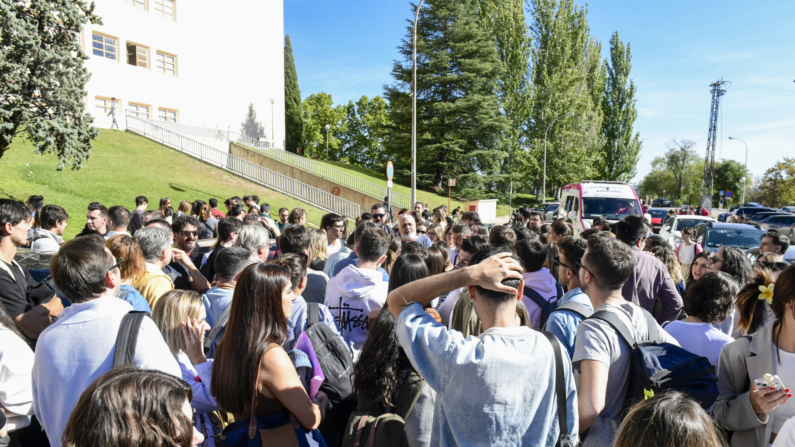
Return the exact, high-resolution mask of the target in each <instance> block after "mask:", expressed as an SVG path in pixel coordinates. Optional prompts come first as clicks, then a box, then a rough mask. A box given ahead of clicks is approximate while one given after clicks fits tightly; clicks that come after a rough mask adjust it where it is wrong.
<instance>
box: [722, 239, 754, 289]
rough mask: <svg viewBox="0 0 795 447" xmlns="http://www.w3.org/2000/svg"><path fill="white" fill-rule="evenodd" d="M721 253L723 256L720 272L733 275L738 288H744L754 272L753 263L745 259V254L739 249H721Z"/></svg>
mask: <svg viewBox="0 0 795 447" xmlns="http://www.w3.org/2000/svg"><path fill="white" fill-rule="evenodd" d="M720 253H722V254H723V265H721V266H720V271H721V272H726V273H728V274H730V275H732V277H733V278H734V280H735V281H737V285H738V286H744V285H745V283H747V282H748V278H749V277H750V276H751V273H752V272H753V268H752V267H751V262H750V261H749V260H748V258H746V257H745V253H743V251H742V250H741V249H739V248H737V247H721V249H720Z"/></svg>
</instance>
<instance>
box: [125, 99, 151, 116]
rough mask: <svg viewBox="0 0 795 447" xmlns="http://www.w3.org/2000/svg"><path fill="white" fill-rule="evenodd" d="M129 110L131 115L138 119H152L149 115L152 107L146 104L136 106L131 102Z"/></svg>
mask: <svg viewBox="0 0 795 447" xmlns="http://www.w3.org/2000/svg"><path fill="white" fill-rule="evenodd" d="M127 110H128V111H129V112H130V115H133V116H136V117H138V118H144V119H149V118H150V117H151V116H150V115H149V111H150V110H151V107H150V106H148V105H146V104H136V103H134V102H131V103H130V104H129V107H128V108H127Z"/></svg>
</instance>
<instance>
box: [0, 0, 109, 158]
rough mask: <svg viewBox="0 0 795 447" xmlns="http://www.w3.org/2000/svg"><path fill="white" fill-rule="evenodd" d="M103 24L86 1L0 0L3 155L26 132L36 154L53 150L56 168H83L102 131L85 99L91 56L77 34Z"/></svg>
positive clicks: (0, 141)
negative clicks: (86, 109)
mask: <svg viewBox="0 0 795 447" xmlns="http://www.w3.org/2000/svg"><path fill="white" fill-rule="evenodd" d="M88 22H91V23H102V22H101V20H100V18H99V17H98V16H97V15H95V14H94V4H93V3H91V4H90V5H89V4H88V3H87V2H85V1H82V0H75V1H56V2H53V1H45V0H30V1H22V0H3V1H2V2H0V30H2V31H0V79H2V87H0V88H1V89H2V90H0V157H2V156H3V155H4V154H5V152H6V151H7V150H8V149H9V147H10V145H11V142H12V141H13V139H14V137H16V136H17V135H19V134H22V133H24V134H25V136H26V137H27V139H29V140H31V141H33V142H34V143H35V144H36V149H35V150H34V152H35V153H37V154H44V153H47V152H55V154H57V156H58V167H57V169H58V170H62V169H64V168H65V167H66V166H71V167H72V169H80V168H81V167H82V166H83V163H84V162H85V161H87V160H88V158H89V157H90V156H91V147H92V145H91V140H93V139H94V138H96V137H97V135H98V133H99V131H98V130H97V129H96V128H94V127H92V125H91V123H92V122H93V121H94V120H93V118H92V117H91V115H89V114H88V113H86V111H85V105H84V104H83V98H84V97H85V96H86V95H87V93H86V88H85V87H86V82H88V78H89V76H90V75H89V73H88V70H86V68H85V66H84V62H85V60H86V59H88V56H86V54H85V53H84V52H83V50H82V49H81V48H80V42H79V36H80V32H81V30H82V29H83V25H85V24H86V23H88Z"/></svg>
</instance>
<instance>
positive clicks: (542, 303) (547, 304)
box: [523, 281, 563, 328]
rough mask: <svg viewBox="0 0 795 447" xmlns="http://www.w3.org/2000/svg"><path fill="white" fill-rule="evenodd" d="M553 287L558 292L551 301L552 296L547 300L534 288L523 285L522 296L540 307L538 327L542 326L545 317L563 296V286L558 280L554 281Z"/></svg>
mask: <svg viewBox="0 0 795 447" xmlns="http://www.w3.org/2000/svg"><path fill="white" fill-rule="evenodd" d="M555 289H556V291H557V293H558V295H557V298H555V301H552V297H550V298H549V301H547V300H545V299H544V298H543V297H542V296H541V294H539V293H538V292H536V291H535V290H533V289H531V288H530V286H524V291H523V293H524V296H526V297H528V298H530V299H531V300H532V301H533V302H534V303H536V306H538V307H540V308H541V320H540V321H539V324H538V327H540V328H541V327H544V325H545V324H547V319H548V318H549V315H550V314H551V313H552V312H553V311H554V310H555V309H557V307H558V301H560V298H561V297H562V296H563V286H561V285H560V283H559V282H557V281H556V282H555Z"/></svg>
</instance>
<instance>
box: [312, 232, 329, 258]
mask: <svg viewBox="0 0 795 447" xmlns="http://www.w3.org/2000/svg"><path fill="white" fill-rule="evenodd" d="M309 235H310V236H311V239H310V240H309V246H310V247H312V253H313V254H314V256H315V259H320V260H321V261H325V260H327V259H328V236H327V235H326V230H312V231H310V232H309ZM313 261H314V259H313Z"/></svg>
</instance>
